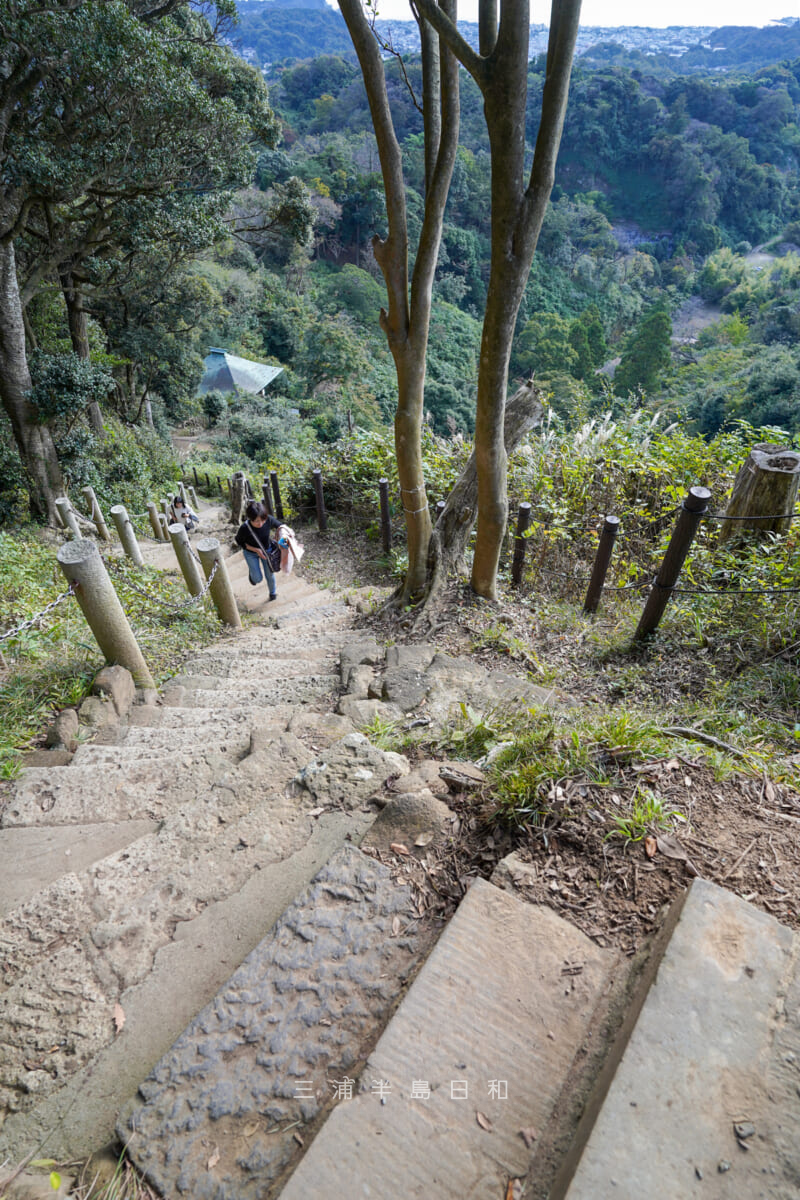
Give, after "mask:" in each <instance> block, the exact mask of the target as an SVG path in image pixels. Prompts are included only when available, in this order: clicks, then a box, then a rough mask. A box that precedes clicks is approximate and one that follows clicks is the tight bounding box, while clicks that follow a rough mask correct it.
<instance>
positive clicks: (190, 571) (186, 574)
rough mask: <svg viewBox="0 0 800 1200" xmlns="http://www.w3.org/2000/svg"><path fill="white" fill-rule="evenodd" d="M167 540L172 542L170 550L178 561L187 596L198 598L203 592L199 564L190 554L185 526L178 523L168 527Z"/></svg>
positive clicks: (190, 549)
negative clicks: (187, 592) (187, 590)
mask: <svg viewBox="0 0 800 1200" xmlns="http://www.w3.org/2000/svg"><path fill="white" fill-rule="evenodd" d="M169 540H170V541H171V542H172V549H173V550H174V551H175V557H176V558H177V560H178V566H179V567H180V569H181V574H182V575H183V578H184V581H185V583H186V586H187V588H188V589H189V595H190V596H199V595H200V593H201V592H202V590H203V574H202V572H201V570H200V564H199V563H198V561H197V559H196V558H195V556H194V555H193V554H192V548H191V546H190V545H189V534H188V533H187V532H186V526H185V525H181V524H180V523H176V524H175V525H170V527H169Z"/></svg>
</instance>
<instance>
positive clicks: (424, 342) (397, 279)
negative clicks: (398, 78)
mask: <svg viewBox="0 0 800 1200" xmlns="http://www.w3.org/2000/svg"><path fill="white" fill-rule="evenodd" d="M431 2H432V3H433V4H434V7H436V8H437V11H439V12H441V14H442V16H443V17H444V19H445V20H446V21H447V23H448V25H452V26H454V22H455V20H456V4H455V0H438V4H437V2H436V0H431ZM339 8H340V10H341V13H342V16H343V17H344V19H345V22H346V24H347V28H348V30H349V32H350V37H351V39H352V41H353V46H354V48H355V51H356V54H357V56H358V61H359V65H360V67H361V72H362V75H363V78H364V84H365V87H366V92H367V98H368V101H369V106H370V113H371V115H372V123H373V127H374V130H375V138H376V141H377V144H378V154H379V158H380V165H381V172H382V175H383V185H384V191H385V193H386V213H387V222H388V233H387V236H386V238H385V239H383V238H380V237H377V236H376V237H374V238H373V240H372V247H373V250H374V253H375V258H376V261H377V263H378V265H379V267H380V269H381V271H382V273H383V278H384V281H385V283H386V292H387V297H388V300H387V307H386V308H383V309H381V316H380V320H381V328H382V329H383V331H384V333H385V335H386V340H387V342H388V345H389V349H390V351H391V354H392V358H393V360H394V365H395V370H396V373H397V412H396V415H395V421H394V431H395V450H396V455H397V471H398V477H399V481H400V494H401V499H402V504H403V511H404V514H405V520H406V536H407V544H408V572H407V575H406V578H405V581H404V584H403V587H402V589H401V592H400V595H399V597H398V600H399V602H400V603H401V604H406V603H408V602H409V601H410V600H413V599H415V598H417V597H419V596H420V595H421V594H422V592H423V591H424V588H425V584H426V579H427V561H428V547H429V543H430V538H431V519H430V513H429V511H428V501H427V496H426V491H425V477H424V473H423V464H422V422H423V415H424V404H423V401H424V388H425V367H426V357H427V349H428V332H429V329H430V316H431V303H432V297H433V281H434V275H435V272H436V263H437V260H438V257H439V246H440V243H441V238H442V225H443V223H444V210H445V204H446V202H447V194H448V191H449V189H450V180H451V178H452V174H453V167H454V165H455V160H456V151H457V149H458V130H459V89H458V63H457V61H456V59H455V56H454V55H453V54H452V53H451V52H450V50H448V48H447V46H446V45H443V44H442V42H441V39H440V37H439V35H438V33H437V32H436V30H435V29H434V28H433V26H432V25H431V24H430V23H428V22H427V21H422V20H421V21H420V22H419V24H420V38H421V45H422V77H423V82H422V110H423V128H424V134H425V209H424V215H423V221H422V230H421V233H420V238H419V244H418V246H417V252H416V256H415V260H414V270H413V272H412V273H411V275H410V278H409V266H408V254H409V244H408V225H407V219H406V218H407V212H406V195H405V184H404V181H403V160H402V152H401V150H400V145H399V143H398V140H397V135H396V133H395V129H394V123H393V120H392V113H391V109H390V105H389V98H388V94H387V89H386V76H385V72H384V64H383V60H382V59H381V54H380V49H379V46H378V43H377V41H376V40H375V35H374V33H373V31H372V28H371V26H370V24H369V21H368V20H367V17H366V15H365V13H364V9H363V8H362V5H361V0H339Z"/></svg>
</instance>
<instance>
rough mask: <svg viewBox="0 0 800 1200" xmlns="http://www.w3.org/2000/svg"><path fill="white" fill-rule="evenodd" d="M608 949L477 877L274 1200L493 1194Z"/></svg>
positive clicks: (540, 1114)
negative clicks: (346, 1092) (348, 1095)
mask: <svg viewBox="0 0 800 1200" xmlns="http://www.w3.org/2000/svg"><path fill="white" fill-rule="evenodd" d="M616 961H617V960H616V956H615V955H614V954H613V953H611V952H610V951H607V950H603V949H601V948H600V947H598V946H595V945H594V944H593V943H592V942H590V941H589V939H588V938H587V937H585V935H584V934H582V933H581V932H580V931H579V930H577V929H576V928H575V927H574V926H572V925H569V924H567V922H565V921H563V920H561V918H560V917H558V916H556V915H555V913H553V912H551V911H550V910H549V909H547V908H543V907H540V906H533V905H529V904H525V903H523V902H522V901H520V900H518V899H517V898H516V897H514V896H510V895H508V894H507V893H506V892H503V891H500V890H499V889H498V888H495V887H494V886H493V885H492V884H490V883H486V882H484V881H483V880H481V879H478V880H477V881H476V882H475V883H474V884H473V885H472V887H471V888H470V890H469V891H468V892H467V895H466V896H465V898H464V899H463V900H462V902H461V905H460V906H459V908H458V910H457V912H456V914H455V916H454V917H453V918H452V920H451V921H450V924H449V925H448V926H447V928H446V930H445V932H444V933H443V934H442V936H441V938H440V939H439V941H438V943H437V945H436V947H435V949H434V950H433V952H432V953H431V956H430V958H429V959H428V961H427V962H426V964H425V966H424V967H423V968H422V971H421V972H420V974H419V976H418V977H417V979H416V981H415V982H414V984H413V985H412V987H411V989H410V990H409V992H408V995H407V996H406V997H405V999H404V1000H403V1002H402V1004H401V1005H400V1007H399V1009H398V1010H397V1012H396V1013H395V1015H394V1017H393V1018H392V1020H391V1021H390V1023H389V1025H388V1026H387V1028H386V1030H385V1032H384V1033H383V1035H382V1037H381V1038H380V1040H379V1042H378V1044H377V1045H376V1047H375V1049H374V1050H373V1051H372V1053H371V1054H370V1056H369V1059H368V1061H367V1064H366V1066H365V1068H364V1070H363V1072H362V1073H361V1077H360V1080H359V1083H358V1085H357V1087H355V1088H354V1089H353V1099H352V1100H348V1099H342V1100H341V1101H340V1102H339V1103H337V1104H336V1106H335V1107H334V1108H333V1110H332V1112H331V1114H330V1116H329V1117H328V1119H327V1121H326V1122H325V1124H324V1126H323V1127H322V1129H321V1130H320V1132H319V1133H318V1134H317V1136H316V1138H315V1140H314V1141H313V1143H312V1144H311V1147H310V1149H309V1150H308V1151H307V1153H306V1155H305V1157H304V1158H303V1159H302V1160H301V1161H300V1163H299V1166H298V1167H297V1169H296V1170H295V1172H294V1174H293V1175H292V1176H291V1178H290V1179H289V1181H288V1183H287V1184H286V1186H285V1187H284V1188H283V1190H282V1191H281V1192H280V1196H281V1200H301V1198H302V1200H312V1198H313V1200H317V1198H319V1200H322V1198H323V1197H333V1196H374V1197H381V1198H382V1197H394V1196H398V1197H399V1196H404V1197H405V1196H409V1197H411V1196H415V1197H426V1198H427V1197H432V1196H443V1197H444V1196H448V1197H450V1196H452V1197H456V1196H464V1197H471V1198H474V1200H479V1198H480V1200H484V1198H485V1200H489V1198H491V1197H497V1198H498V1200H500V1198H501V1197H503V1196H505V1195H506V1193H507V1187H508V1181H509V1177H512V1178H513V1177H521V1176H523V1175H524V1174H525V1172H526V1170H527V1167H528V1161H529V1151H528V1150H527V1149H526V1143H525V1141H524V1140H523V1138H522V1137H521V1136H520V1131H521V1130H526V1131H528V1130H532V1131H534V1132H533V1134H532V1136H533V1137H535V1136H536V1132H535V1131H538V1130H540V1129H541V1128H542V1126H543V1125H544V1124H545V1122H546V1121H547V1120H548V1118H549V1116H550V1114H551V1112H552V1110H553V1108H554V1106H555V1104H556V1101H557V1099H558V1096H559V1093H560V1090H561V1088H562V1085H563V1083H564V1080H565V1078H566V1076H567V1074H568V1072H569V1070H570V1066H571V1064H572V1061H573V1058H574V1056H575V1053H576V1051H577V1049H578V1048H579V1047H580V1045H581V1043H582V1042H583V1041H584V1039H585V1037H586V1034H587V1032H588V1030H589V1028H590V1026H591V1023H592V1018H593V1014H594V1012H595V1009H596V1007H597V1005H598V1003H600V1001H601V999H602V997H603V994H604V992H605V990H606V989H607V987H608V985H609V981H610V977H611V974H612V972H613V971H614V969H615V966H616ZM381 1094H382V1095H381ZM208 1194H209V1195H212V1194H213V1193H208ZM219 1194H220V1195H222V1194H223V1193H219ZM253 1194H255V1193H253ZM609 1194H610V1193H597V1200H600V1196H606V1195H609ZM654 1194H658V1193H654Z"/></svg>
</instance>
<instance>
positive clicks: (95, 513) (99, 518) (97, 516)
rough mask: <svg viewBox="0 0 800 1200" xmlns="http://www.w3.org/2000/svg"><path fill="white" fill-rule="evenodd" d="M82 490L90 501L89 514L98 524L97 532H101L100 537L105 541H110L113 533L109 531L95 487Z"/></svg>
mask: <svg viewBox="0 0 800 1200" xmlns="http://www.w3.org/2000/svg"><path fill="white" fill-rule="evenodd" d="M81 492H82V493H83V495H84V496H85V497H86V499H87V500H88V501H89V516H90V517H91V518H92V520H93V521H94V523H95V525H96V526H97V532H98V533H99V534H100V537H101V538H102V539H103V541H104V542H110V541H111V534H110V533H109V532H108V526H107V525H106V522H105V517H104V516H103V513H102V510H101V508H100V505H99V504H98V502H97V496H95V494H94V488H93V487H85V488H81Z"/></svg>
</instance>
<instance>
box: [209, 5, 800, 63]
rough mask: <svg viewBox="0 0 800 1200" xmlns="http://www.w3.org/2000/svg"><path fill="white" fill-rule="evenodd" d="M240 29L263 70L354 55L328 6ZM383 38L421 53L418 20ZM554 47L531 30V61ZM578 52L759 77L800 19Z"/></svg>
mask: <svg viewBox="0 0 800 1200" xmlns="http://www.w3.org/2000/svg"><path fill="white" fill-rule="evenodd" d="M238 8H239V15H240V23H239V25H238V27H237V28H236V30H235V31H234V33H233V36H232V38H231V41H232V43H233V45H234V47H235V49H236V50H237V51H238V52H239V53H240V54H241V55H242V57H243V58H246V59H249V60H250V61H251V62H255V63H257V64H258V65H259V66H261V67H265V66H268V65H269V64H270V63H273V62H278V61H280V60H281V59H286V58H294V59H308V58H316V57H317V56H318V55H320V54H346V55H349V56H352V53H353V49H352V45H351V42H350V38H349V36H348V33H347V28H346V26H345V23H344V21H343V19H342V17H341V15H340V13H338V12H337V11H336V10H335V9H333V8H331V7H330V6H329V5H328V4H326V3H325V0H243V3H240V4H239V6H238ZM378 25H379V27H380V30H381V33H382V34H383V36H384V37H386V38H387V39H388V40H390V41H391V43H392V45H393V46H394V47H395V48H396V49H397V50H399V51H400V52H401V53H404V54H414V53H417V52H418V51H419V30H418V28H417V24H416V22H415V21H379V22H378ZM460 28H461V30H462V32H463V34H464V37H465V38H466V39H467V41H468V42H470V43H471V44H473V45H475V46H476V47H477V40H478V26H477V25H476V24H471V23H469V22H462V23H461V25H460ZM546 47H547V27H546V26H545V25H531V30H530V55H531V58H535V57H536V55H537V54H540V53H542V52H543V51H544V50H545V49H546ZM576 53H577V56H578V57H581V56H582V55H586V56H587V58H588V59H589V60H591V61H595V62H602V63H605V64H608V65H610V64H611V63H614V62H616V63H618V64H620V65H621V64H626V65H628V66H634V65H638V64H642V63H643V61H644V60H649V62H650V63H652V64H654V65H658V66H664V67H668V68H669V69H670V70H672V71H677V72H679V73H683V72H692V71H696V70H701V71H706V70H709V69H711V70H720V69H723V70H729V69H734V68H738V69H744V70H748V71H755V70H759V69H760V68H761V67H766V66H771V65H772V64H773V63H776V62H780V61H781V60H783V59H793V58H797V57H798V56H800V20H798V21H796V22H795V23H794V24H791V23H788V22H787V23H782V24H777V25H770V26H767V27H766V28H764V29H756V28H753V27H748V26H735V25H729V26H724V27H723V28H721V29H713V28H710V27H708V26H697V27H691V26H673V27H671V28H669V29H649V28H646V27H643V26H621V27H619V28H601V27H597V26H590V25H585V26H582V28H581V30H580V32H579V35H578V44H577V49H576Z"/></svg>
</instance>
